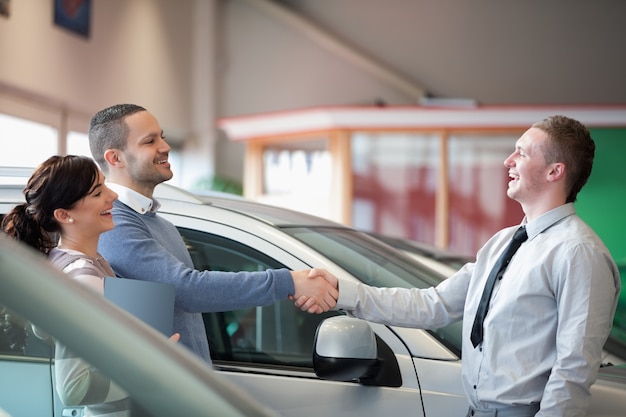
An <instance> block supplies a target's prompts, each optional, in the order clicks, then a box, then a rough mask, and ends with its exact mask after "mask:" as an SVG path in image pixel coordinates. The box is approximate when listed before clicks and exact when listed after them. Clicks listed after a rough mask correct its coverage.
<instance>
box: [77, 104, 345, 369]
mask: <svg viewBox="0 0 626 417" xmlns="http://www.w3.org/2000/svg"><path fill="white" fill-rule="evenodd" d="M89 145H90V148H91V153H92V155H93V157H94V159H95V160H96V161H97V162H98V164H99V165H100V167H101V169H102V171H103V172H104V174H105V175H106V178H107V182H108V184H107V185H108V186H109V187H110V188H111V189H113V190H114V191H115V192H116V193H117V194H118V196H119V199H118V200H117V201H116V202H115V203H114V209H113V220H114V222H115V228H114V229H113V230H111V231H109V232H106V233H104V234H102V235H101V237H100V242H99V247H98V249H99V251H100V253H101V254H102V255H103V256H104V257H105V258H106V259H107V261H108V262H109V263H110V264H111V266H112V267H113V270H114V271H115V273H116V275H118V276H120V277H124V278H131V279H141V280H148V281H157V282H166V283H172V284H174V285H175V286H176V302H175V313H174V332H178V333H180V336H181V338H180V343H182V344H183V345H185V346H187V347H188V348H189V349H191V350H192V351H193V352H195V353H197V354H198V355H200V356H201V357H202V358H204V359H205V360H206V361H207V362H210V361H211V358H210V353H209V345H208V341H207V337H206V332H205V328H204V322H203V320H202V313H203V312H215V311H228V310H235V309H241V308H246V307H252V306H262V305H268V304H272V303H274V302H276V301H280V300H284V299H286V298H290V297H296V298H297V297H298V296H301V295H308V296H310V297H313V298H315V299H316V301H317V302H316V304H315V306H314V307H312V309H311V310H310V312H315V313H321V312H324V311H328V310H329V309H331V308H333V307H334V306H335V303H336V300H337V296H338V294H337V290H336V288H335V287H334V286H332V285H330V284H329V283H328V282H327V281H326V280H325V279H324V278H322V277H318V278H314V279H311V278H309V277H308V275H309V272H310V271H309V270H302V271H289V270H287V269H277V270H267V271H262V272H218V271H199V270H197V269H195V268H194V266H193V262H192V260H191V257H190V255H189V253H188V251H187V249H186V246H185V243H184V241H183V240H182V238H181V236H180V234H179V233H178V231H177V229H176V227H175V226H174V225H173V224H171V223H170V222H169V221H167V220H165V219H163V218H162V217H160V216H159V215H158V214H157V210H158V208H159V203H158V201H156V200H155V199H154V198H153V197H152V195H153V192H154V188H155V187H156V186H157V185H158V184H160V183H162V182H164V181H167V180H169V179H170V178H172V175H173V174H172V171H171V169H170V164H169V162H168V155H169V152H170V146H169V145H168V144H167V142H166V141H165V140H164V137H163V130H162V129H161V126H160V125H159V123H158V121H157V120H156V118H155V117H154V116H153V115H152V114H150V113H149V112H148V111H147V110H146V109H144V108H143V107H140V106H137V105H133V104H119V105H115V106H112V107H109V108H106V109H104V110H101V111H100V112H98V113H97V114H96V115H94V117H93V118H92V119H91V123H90V126H89Z"/></svg>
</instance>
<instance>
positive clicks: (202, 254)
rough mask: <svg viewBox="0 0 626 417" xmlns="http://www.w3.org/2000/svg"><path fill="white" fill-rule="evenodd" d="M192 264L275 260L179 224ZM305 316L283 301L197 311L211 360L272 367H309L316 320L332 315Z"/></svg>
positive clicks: (241, 267) (254, 264)
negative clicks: (230, 309) (233, 309)
mask: <svg viewBox="0 0 626 417" xmlns="http://www.w3.org/2000/svg"><path fill="white" fill-rule="evenodd" d="M179 232H180V233H181V235H182V236H183V239H184V240H185V243H186V244H187V248H188V250H189V253H190V254H191V258H192V260H193V262H194V266H195V267H196V268H197V269H201V270H202V269H210V270H213V271H233V272H234V271H264V270H266V269H275V268H284V267H285V265H282V264H281V263H280V262H277V261H276V260H274V259H272V258H271V257H269V256H267V255H265V254H264V253H262V252H259V251H257V250H255V249H253V248H250V247H249V246H246V245H244V244H242V243H239V242H236V241H233V240H230V239H226V238H224V237H221V236H217V235H213V234H210V233H205V232H200V231H197V230H192V229H187V228H179ZM338 314H340V313H338V312H328V313H324V314H320V315H316V314H308V313H305V312H302V311H300V310H298V309H296V308H295V307H294V305H293V301H290V300H285V301H281V302H278V303H274V304H272V305H269V306H265V307H252V308H246V309H242V310H236V311H228V312H222V313H205V314H204V315H203V317H204V322H205V327H206V331H207V336H208V339H209V344H210V349H211V358H212V360H213V361H214V363H216V364H220V363H228V362H230V363H233V362H236V363H245V364H249V365H254V364H257V365H262V366H272V367H298V368H311V369H312V368H313V364H312V353H313V339H314V337H315V332H316V330H317V326H318V324H319V323H320V322H321V321H322V320H323V319H325V318H327V317H330V316H334V315H338Z"/></svg>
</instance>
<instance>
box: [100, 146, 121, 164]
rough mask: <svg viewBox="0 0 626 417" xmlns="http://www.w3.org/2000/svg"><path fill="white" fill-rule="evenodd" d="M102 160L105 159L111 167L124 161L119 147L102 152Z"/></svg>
mask: <svg viewBox="0 0 626 417" xmlns="http://www.w3.org/2000/svg"><path fill="white" fill-rule="evenodd" d="M104 160H105V161H107V164H108V165H109V166H111V167H119V166H120V164H123V163H124V162H123V161H124V160H123V158H122V153H121V152H120V151H119V149H107V150H106V151H105V152H104Z"/></svg>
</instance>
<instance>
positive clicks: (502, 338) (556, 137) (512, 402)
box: [297, 116, 620, 417]
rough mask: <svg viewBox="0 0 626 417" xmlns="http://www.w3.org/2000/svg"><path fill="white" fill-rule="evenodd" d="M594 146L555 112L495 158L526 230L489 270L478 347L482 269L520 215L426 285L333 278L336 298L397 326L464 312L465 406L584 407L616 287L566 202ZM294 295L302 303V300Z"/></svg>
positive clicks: (613, 269) (554, 410) (442, 320)
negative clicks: (505, 258) (491, 278)
mask: <svg viewBox="0 0 626 417" xmlns="http://www.w3.org/2000/svg"><path fill="white" fill-rule="evenodd" d="M594 152H595V144H594V142H593V140H592V139H591V136H590V135H589V131H588V130H587V129H586V128H585V127H584V126H583V125H582V124H581V123H579V122H578V121H576V120H573V119H570V118H567V117H564V116H553V117H550V118H547V119H545V120H543V121H540V122H538V123H535V124H534V125H533V126H532V127H531V128H530V129H528V130H527V131H526V132H525V133H524V134H523V135H522V136H521V137H520V138H519V140H518V141H517V143H516V147H515V151H514V152H513V153H512V154H511V155H510V156H509V157H508V158H507V159H506V160H505V161H504V165H505V167H506V168H507V169H508V172H509V177H510V178H511V181H510V182H509V185H508V190H507V195H508V196H509V198H512V199H514V200H516V201H518V202H519V203H520V205H521V206H522V209H523V211H524V214H525V217H524V219H523V220H522V225H525V227H526V232H527V235H528V239H527V240H526V241H525V242H524V243H522V244H521V246H520V248H519V249H518V250H517V252H516V253H515V255H514V256H513V258H512V259H511V261H510V263H509V264H508V267H507V268H506V270H505V272H504V274H503V275H501V276H500V279H498V280H496V283H495V287H494V289H493V292H492V294H491V298H490V304H489V309H488V313H487V315H486V317H485V319H484V322H483V325H482V326H483V338H482V341H481V342H480V343H478V344H477V345H476V347H474V345H473V343H472V342H471V340H470V335H471V332H472V325H473V322H474V318H475V316H476V312H477V310H478V305H479V302H480V299H481V295H482V293H483V290H484V288H485V283H486V281H487V277H488V275H489V273H490V271H491V269H492V267H493V265H494V263H495V262H496V259H498V257H499V256H500V254H501V253H502V252H503V251H504V248H505V247H506V246H507V245H508V243H509V242H510V241H511V239H512V237H513V234H514V233H515V231H516V230H517V229H518V227H519V226H520V225H516V226H513V227H509V228H506V229H504V230H501V231H500V232H498V233H496V234H495V235H494V236H493V237H492V238H491V239H489V241H488V242H487V243H486V244H485V245H484V246H483V247H482V248H481V249H480V250H479V252H478V254H477V256H476V262H475V263H470V264H467V265H465V266H464V267H463V268H462V269H461V270H460V271H458V272H457V273H456V274H454V275H453V276H452V277H450V278H448V279H447V280H445V281H443V282H442V283H441V284H440V285H438V286H437V287H434V288H428V289H423V290H421V289H400V288H394V289H389V288H374V287H369V286H367V285H363V284H359V283H354V282H344V281H341V282H340V283H339V299H338V301H337V308H341V309H345V310H346V311H347V313H348V314H350V315H353V316H356V317H360V318H364V319H367V320H372V321H376V322H380V323H384V324H389V325H396V326H406V327H418V328H438V327H442V326H446V325H448V324H450V323H452V322H455V321H459V320H461V319H463V347H462V350H463V352H462V357H463V366H462V368H463V371H462V374H463V386H464V390H465V392H466V394H467V397H468V400H469V403H470V410H469V411H468V414H467V415H468V416H495V415H496V410H498V411H497V415H498V416H502V415H504V416H511V417H525V416H541V417H545V416H563V417H577V416H584V415H585V413H586V410H587V408H588V405H589V401H590V387H591V385H592V384H593V382H595V380H596V377H597V373H598V369H599V368H600V362H601V355H602V348H603V345H604V342H605V341H606V339H607V337H608V334H609V331H610V329H611V325H612V322H613V316H614V314H615V308H616V306H617V299H618V295H619V291H620V277H619V272H618V269H617V266H616V265H615V262H614V261H613V259H612V257H611V255H610V253H609V251H608V250H607V248H606V247H605V246H604V244H603V243H602V241H601V240H600V238H599V237H598V236H597V235H596V234H595V233H594V232H593V230H591V228H590V227H589V226H588V225H587V224H585V223H584V222H583V221H582V219H581V218H580V217H578V216H577V215H576V212H575V210H574V201H575V200H576V196H577V194H578V192H579V191H580V189H581V188H582V187H583V185H584V184H585V183H586V181H587V179H588V177H589V175H590V174H591V168H592V164H593V157H594ZM314 274H315V271H314V272H313V275H314ZM326 277H327V279H329V280H330V281H334V282H336V281H335V280H334V277H332V276H330V275H329V274H327V273H326ZM297 305H299V306H302V307H303V308H307V306H308V304H307V301H306V299H304V298H302V299H299V300H298V301H297Z"/></svg>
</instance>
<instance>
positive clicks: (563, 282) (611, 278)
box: [537, 244, 620, 417]
mask: <svg viewBox="0 0 626 417" xmlns="http://www.w3.org/2000/svg"><path fill="white" fill-rule="evenodd" d="M609 257H610V255H609V254H608V253H607V252H604V251H597V250H594V246H593V244H580V245H577V246H575V247H574V248H572V249H570V250H569V251H568V253H562V254H559V257H558V258H559V262H555V264H554V266H553V268H554V271H553V274H554V276H555V277H557V279H556V280H555V282H554V284H553V285H554V291H555V299H556V303H557V306H556V307H557V310H558V326H557V331H556V361H555V363H554V366H553V368H552V371H551V373H550V376H549V379H548V382H547V384H546V387H545V390H544V394H543V398H542V401H541V410H540V412H539V413H538V414H537V417H544V416H557V415H558V416H584V415H585V413H586V410H587V408H588V405H589V402H590V399H591V393H590V387H591V385H592V384H593V383H594V382H595V380H596V378H597V375H598V370H599V368H600V364H601V360H602V349H603V346H604V343H605V341H606V338H607V335H608V334H609V331H610V329H611V326H612V321H613V315H614V312H615V307H616V305H617V298H618V294H619V287H620V284H619V272H618V271H617V270H615V267H614V264H613V262H612V260H611V259H609ZM557 268H558V270H557Z"/></svg>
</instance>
